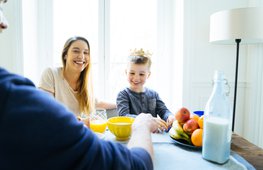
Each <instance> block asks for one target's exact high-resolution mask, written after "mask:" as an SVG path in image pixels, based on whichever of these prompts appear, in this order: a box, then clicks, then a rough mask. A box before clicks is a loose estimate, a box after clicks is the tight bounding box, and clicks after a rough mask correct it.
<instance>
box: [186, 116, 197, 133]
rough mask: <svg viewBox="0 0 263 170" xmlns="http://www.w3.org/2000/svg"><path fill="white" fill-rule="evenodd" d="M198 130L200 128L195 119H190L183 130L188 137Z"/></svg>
mask: <svg viewBox="0 0 263 170" xmlns="http://www.w3.org/2000/svg"><path fill="white" fill-rule="evenodd" d="M198 128H199V126H198V123H197V121H196V120H195V119H189V120H187V121H186V122H185V124H184V125H183V129H184V131H185V132H186V133H187V134H188V135H191V134H192V133H193V132H194V131H195V130H196V129H198Z"/></svg>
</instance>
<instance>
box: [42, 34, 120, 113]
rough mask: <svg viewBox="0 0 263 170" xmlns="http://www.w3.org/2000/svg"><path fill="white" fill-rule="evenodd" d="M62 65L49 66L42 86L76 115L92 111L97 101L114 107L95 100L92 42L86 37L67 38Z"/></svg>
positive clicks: (113, 105)
mask: <svg viewBox="0 0 263 170" xmlns="http://www.w3.org/2000/svg"><path fill="white" fill-rule="evenodd" d="M61 57H62V58H61V59H62V63H63V67H59V68H47V69H46V70H45V71H44V72H43V74H42V77H41V80H40V84H39V88H41V89H43V90H45V91H47V92H49V93H51V94H52V95H53V96H54V97H55V98H56V99H57V100H59V101H60V102H62V103H63V104H64V105H66V106H67V107H68V108H69V109H70V110H71V111H73V112H74V113H75V115H76V116H80V115H81V113H85V114H89V113H91V112H92V111H93V110H94V108H95V105H96V107H102V108H104V109H113V108H115V107H116V106H115V104H110V103H105V102H96V103H95V99H94V96H93V89H92V81H91V58H90V45H89V42H88V41H87V40H86V39H85V38H83V37H72V38H70V39H68V40H67V42H66V43H65V45H64V48H63V52H62V56H61Z"/></svg>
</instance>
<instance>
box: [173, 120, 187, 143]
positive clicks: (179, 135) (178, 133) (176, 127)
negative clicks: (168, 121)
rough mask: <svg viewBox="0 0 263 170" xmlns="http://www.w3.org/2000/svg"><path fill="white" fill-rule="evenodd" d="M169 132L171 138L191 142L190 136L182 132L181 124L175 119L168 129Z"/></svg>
mask: <svg viewBox="0 0 263 170" xmlns="http://www.w3.org/2000/svg"><path fill="white" fill-rule="evenodd" d="M169 134H170V136H171V137H172V138H174V139H176V140H178V139H183V140H185V141H187V142H188V143H189V144H191V139H190V137H189V136H188V135H187V134H186V133H185V132H184V130H183V128H182V126H181V125H180V124H179V122H178V121H177V120H175V121H174V122H173V125H172V128H171V129H170V130H169Z"/></svg>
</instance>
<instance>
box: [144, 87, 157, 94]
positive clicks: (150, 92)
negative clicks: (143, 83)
mask: <svg viewBox="0 0 263 170" xmlns="http://www.w3.org/2000/svg"><path fill="white" fill-rule="evenodd" d="M145 93H146V94H151V95H158V92H157V91H156V90H153V89H151V88H148V87H145Z"/></svg>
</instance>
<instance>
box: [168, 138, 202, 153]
mask: <svg viewBox="0 0 263 170" xmlns="http://www.w3.org/2000/svg"><path fill="white" fill-rule="evenodd" d="M170 137H171V136H170ZM171 138H172V137H171ZM172 139H173V141H174V143H175V144H177V145H180V146H183V147H186V148H189V149H194V150H201V149H202V146H194V145H192V144H189V143H188V142H187V141H185V140H182V139H174V138H172Z"/></svg>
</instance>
